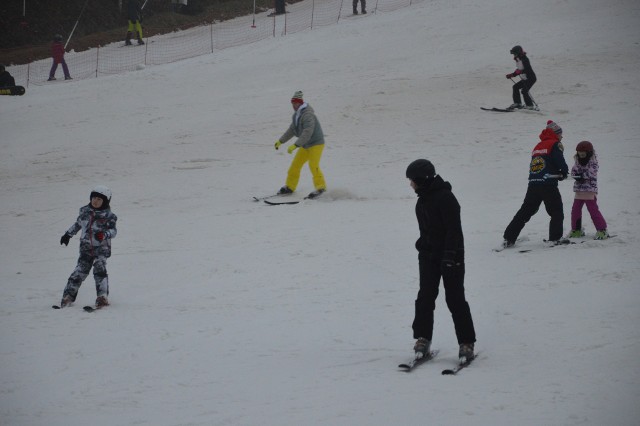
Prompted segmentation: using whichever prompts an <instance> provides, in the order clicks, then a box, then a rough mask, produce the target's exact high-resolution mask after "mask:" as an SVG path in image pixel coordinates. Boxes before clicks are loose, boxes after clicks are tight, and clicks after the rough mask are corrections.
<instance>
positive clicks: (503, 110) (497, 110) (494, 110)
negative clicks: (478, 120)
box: [480, 107, 540, 112]
mask: <svg viewBox="0 0 640 426" xmlns="http://www.w3.org/2000/svg"><path fill="white" fill-rule="evenodd" d="M480 109H481V110H483V111H492V112H515V111H526V112H540V109H526V108H520V109H516V108H495V107H494V108H485V107H480Z"/></svg>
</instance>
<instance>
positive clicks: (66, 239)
mask: <svg viewBox="0 0 640 426" xmlns="http://www.w3.org/2000/svg"><path fill="white" fill-rule="evenodd" d="M70 239H71V235H69V234H67V233H66V232H65V233H64V235H63V236H62V237H60V245H63V244H64V245H65V246H68V245H69V240H70Z"/></svg>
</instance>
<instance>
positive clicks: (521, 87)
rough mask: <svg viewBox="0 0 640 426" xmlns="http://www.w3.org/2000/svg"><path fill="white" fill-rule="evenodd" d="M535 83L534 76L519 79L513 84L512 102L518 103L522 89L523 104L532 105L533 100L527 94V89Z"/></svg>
mask: <svg viewBox="0 0 640 426" xmlns="http://www.w3.org/2000/svg"><path fill="white" fill-rule="evenodd" d="M535 83H536V79H535V78H529V79H526V80H520V81H519V82H517V83H516V84H514V85H513V103H514V104H519V103H521V102H520V91H522V97H523V98H524V104H525V105H527V106H532V105H533V100H532V99H531V96H530V95H529V89H531V86H533V85H534V84H535Z"/></svg>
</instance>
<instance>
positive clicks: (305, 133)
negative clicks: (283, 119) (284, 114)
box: [280, 104, 324, 148]
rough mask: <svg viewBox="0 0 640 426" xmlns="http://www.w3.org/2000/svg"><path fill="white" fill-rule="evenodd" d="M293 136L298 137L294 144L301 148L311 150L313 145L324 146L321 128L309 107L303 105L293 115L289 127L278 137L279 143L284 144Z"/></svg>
mask: <svg viewBox="0 0 640 426" xmlns="http://www.w3.org/2000/svg"><path fill="white" fill-rule="evenodd" d="M305 105H306V106H305ZM298 112H300V117H299V118H298V120H297V122H296V115H298ZM294 136H297V137H298V140H297V141H296V142H295V144H296V145H298V146H299V147H301V148H311V147H312V146H315V145H322V144H324V133H322V127H320V122H319V121H318V118H317V117H316V114H315V111H314V110H313V108H311V105H309V104H304V105H302V106H301V107H300V109H298V111H296V112H295V113H294V114H293V116H292V117H291V125H290V126H289V128H288V129H287V131H286V132H284V134H283V135H282V136H280V142H282V143H285V142H286V141H288V140H289V139H291V138H292V137H294Z"/></svg>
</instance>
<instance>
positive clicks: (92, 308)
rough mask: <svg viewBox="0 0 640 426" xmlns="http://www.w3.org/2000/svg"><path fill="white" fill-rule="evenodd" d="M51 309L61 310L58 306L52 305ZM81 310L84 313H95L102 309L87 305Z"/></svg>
mask: <svg viewBox="0 0 640 426" xmlns="http://www.w3.org/2000/svg"><path fill="white" fill-rule="evenodd" d="M52 308H53V309H62V307H61V306H58V305H53V306H52ZM82 309H83V310H84V311H86V312H95V311H97V310H100V309H102V308H97V307H95V306H89V305H87V306H84V307H83V308H82Z"/></svg>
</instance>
